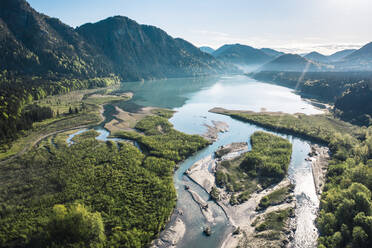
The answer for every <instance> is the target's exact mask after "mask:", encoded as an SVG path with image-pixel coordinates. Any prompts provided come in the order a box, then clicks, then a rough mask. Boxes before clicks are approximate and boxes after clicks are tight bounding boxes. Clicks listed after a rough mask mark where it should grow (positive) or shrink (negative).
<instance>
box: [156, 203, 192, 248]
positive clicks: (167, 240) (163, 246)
mask: <svg viewBox="0 0 372 248" xmlns="http://www.w3.org/2000/svg"><path fill="white" fill-rule="evenodd" d="M182 216H183V213H182V211H181V210H178V209H175V210H174V211H173V214H172V216H171V218H170V221H169V222H168V224H167V226H166V228H165V229H164V231H162V232H161V233H160V235H159V238H158V239H156V240H154V241H153V242H152V245H151V246H150V247H151V248H171V247H176V246H177V244H178V242H179V241H180V240H181V239H182V238H183V236H184V235H185V232H186V225H185V223H184V222H183V221H182Z"/></svg>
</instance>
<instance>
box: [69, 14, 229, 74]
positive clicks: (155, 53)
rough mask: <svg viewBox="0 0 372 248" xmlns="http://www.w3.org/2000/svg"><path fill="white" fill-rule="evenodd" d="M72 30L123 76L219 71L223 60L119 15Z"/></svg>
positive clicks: (212, 72) (222, 69) (221, 69)
mask: <svg viewBox="0 0 372 248" xmlns="http://www.w3.org/2000/svg"><path fill="white" fill-rule="evenodd" d="M76 31H77V32H78V33H79V34H80V35H81V36H82V37H84V39H85V40H87V41H88V42H89V44H92V45H93V46H94V47H96V48H97V50H98V51H99V52H100V53H101V54H103V55H104V56H105V57H106V58H107V59H108V60H109V61H110V64H111V66H112V68H113V72H115V73H116V74H118V75H120V76H121V77H122V78H124V79H127V80H138V79H141V78H165V77H180V76H196V75H208V74H215V73H221V72H223V71H224V69H225V68H224V65H223V63H220V62H218V61H216V60H215V59H214V58H213V57H212V56H211V55H208V54H206V53H203V52H201V51H200V50H199V49H198V48H196V47H195V46H193V45H192V44H190V43H188V42H186V41H183V40H181V39H173V38H172V37H171V36H169V35H168V34H167V33H166V32H164V31H163V30H161V29H159V28H157V27H154V26H148V25H140V24H138V23H137V22H135V21H133V20H131V19H129V18H127V17H122V16H115V17H110V18H107V19H105V20H103V21H100V22H97V23H94V24H92V23H88V24H85V25H83V26H81V27H78V28H77V29H76Z"/></svg>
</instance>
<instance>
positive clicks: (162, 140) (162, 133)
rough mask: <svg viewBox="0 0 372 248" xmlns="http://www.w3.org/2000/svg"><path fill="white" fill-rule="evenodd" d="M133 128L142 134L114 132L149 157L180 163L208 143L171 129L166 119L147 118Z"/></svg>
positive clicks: (196, 136)
mask: <svg viewBox="0 0 372 248" xmlns="http://www.w3.org/2000/svg"><path fill="white" fill-rule="evenodd" d="M135 128H136V129H137V130H139V131H141V132H143V133H144V135H143V134H140V133H137V132H125V131H120V132H116V133H114V134H113V135H114V136H115V137H119V138H125V139H130V140H135V141H137V142H138V144H139V145H140V146H141V148H142V149H143V151H145V152H146V153H148V154H149V155H151V156H155V157H161V158H166V159H170V160H172V161H175V162H179V161H182V160H184V159H186V158H187V157H188V156H190V155H191V154H193V153H194V152H196V151H198V150H200V149H201V148H204V147H205V146H207V145H208V141H206V140H205V139H203V138H202V137H200V136H199V135H186V134H184V133H181V132H179V131H176V130H174V129H173V127H172V124H171V123H169V121H168V120H167V119H166V118H163V117H160V116H147V117H145V118H144V119H142V120H141V121H139V122H138V123H137V124H136V126H135Z"/></svg>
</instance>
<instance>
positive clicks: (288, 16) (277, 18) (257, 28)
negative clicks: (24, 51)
mask: <svg viewBox="0 0 372 248" xmlns="http://www.w3.org/2000/svg"><path fill="white" fill-rule="evenodd" d="M27 1H28V2H29V3H30V4H31V6H32V7H34V8H35V9H36V10H37V11H39V12H42V13H44V14H46V15H49V16H53V17H57V18H59V19H60V20H61V21H63V22H65V23H66V24H68V25H70V26H72V27H76V26H80V25H82V24H84V23H87V22H97V21H99V20H102V19H105V18H107V17H109V16H114V15H123V16H127V17H129V18H131V19H133V20H135V21H137V22H138V23H140V24H149V25H154V26H157V27H159V28H161V29H163V30H165V31H166V32H167V33H168V34H169V35H171V36H173V37H180V38H183V39H185V40H187V41H189V42H191V43H193V44H194V45H195V46H210V47H212V48H214V49H216V48H218V47H220V46H222V45H224V44H235V43H240V44H244V45H250V46H253V47H257V48H262V47H270V48H274V49H277V50H280V51H283V52H293V53H306V52H311V51H318V52H321V53H323V54H331V53H333V52H336V51H338V50H342V49H348V48H360V47H361V46H362V45H364V44H366V43H369V42H371V41H372V30H371V27H372V14H371V13H372V0H228V1H226V0H225V1H222V0H183V1H180V0H27Z"/></svg>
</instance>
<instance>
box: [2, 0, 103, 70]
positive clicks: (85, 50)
mask: <svg viewBox="0 0 372 248" xmlns="http://www.w3.org/2000/svg"><path fill="white" fill-rule="evenodd" d="M0 53H1V54H2V56H1V57H0V69H2V70H4V69H7V70H12V71H18V72H20V73H26V74H45V73H47V72H49V71H52V72H53V73H62V74H73V75H76V76H96V75H108V74H109V72H110V70H109V69H110V68H108V67H107V66H105V65H106V64H107V61H106V60H105V58H103V57H102V56H101V55H100V54H99V53H97V50H96V49H95V48H94V47H92V46H91V45H90V44H88V43H87V42H86V41H85V40H84V39H82V38H81V37H80V36H79V35H78V34H77V33H76V32H75V31H74V29H73V28H71V27H69V26H67V25H65V24H63V23H62V22H60V21H59V20H58V19H55V18H50V17H48V16H45V15H42V14H39V13H38V12H36V11H35V10H34V9H33V8H31V7H30V5H29V4H28V3H27V2H26V1H24V0H2V1H0Z"/></svg>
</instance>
